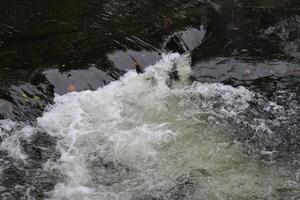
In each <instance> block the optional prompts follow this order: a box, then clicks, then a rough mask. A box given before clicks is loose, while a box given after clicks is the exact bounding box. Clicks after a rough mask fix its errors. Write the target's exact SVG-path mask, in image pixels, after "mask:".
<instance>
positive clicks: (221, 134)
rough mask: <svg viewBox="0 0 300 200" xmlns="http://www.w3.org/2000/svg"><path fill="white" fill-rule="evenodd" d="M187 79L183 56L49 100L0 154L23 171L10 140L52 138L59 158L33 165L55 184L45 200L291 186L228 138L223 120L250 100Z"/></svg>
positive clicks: (246, 192)
mask: <svg viewBox="0 0 300 200" xmlns="http://www.w3.org/2000/svg"><path fill="white" fill-rule="evenodd" d="M175 69H176V70H177V71H178V75H179V80H175V79H172V76H171V75H170V74H172V72H173V71H174V70H175ZM191 73H192V71H191V61H190V57H189V55H184V56H181V55H179V54H167V55H163V56H162V59H161V60H160V61H159V62H158V63H156V64H154V65H152V66H149V67H148V68H147V69H146V70H145V73H143V74H137V73H136V72H135V71H129V72H127V73H126V74H125V75H124V76H122V77H121V78H120V80H118V81H114V82H111V83H110V84H108V85H106V86H104V87H102V88H99V89H97V90H96V91H89V90H88V91H82V92H71V93H68V94H65V95H61V96H60V95H56V97H55V100H54V102H55V103H54V104H53V105H50V106H49V107H48V108H47V109H46V110H45V112H44V114H43V116H41V117H39V118H38V119H37V125H36V126H35V127H29V126H26V127H24V128H22V129H21V130H20V131H19V132H18V133H17V134H14V135H13V136H10V137H4V138H6V139H4V142H2V143H1V148H2V149H5V150H6V151H8V152H10V155H11V156H12V157H15V158H16V159H19V160H23V161H24V162H25V161H26V159H27V156H26V154H25V153H24V152H22V149H21V148H19V146H20V145H19V144H18V138H19V137H24V138H26V139H28V140H30V137H32V135H34V134H36V133H37V132H39V131H40V132H45V133H46V134H48V135H49V136H51V137H53V138H56V145H55V146H56V147H55V149H56V151H57V152H58V154H59V156H58V158H57V159H48V160H47V161H46V162H45V163H44V164H43V165H42V168H43V170H44V171H47V173H50V174H51V173H55V174H58V175H57V176H56V177H59V178H57V181H56V184H55V186H54V187H53V190H51V191H48V192H46V196H47V197H46V199H49V200H50V199H52V200H71V199H72V200H77V199H78V200H82V199H84V200H133V199H191V200H192V199H256V198H272V197H274V191H276V189H277V188H282V187H286V185H289V184H292V183H291V182H289V179H288V178H285V177H280V176H277V174H276V173H277V172H276V170H272V169H268V168H265V167H264V165H263V164H262V163H260V162H259V161H258V160H256V159H255V158H254V157H252V156H250V155H249V154H248V153H247V148H246V147H245V145H243V144H242V143H240V142H238V141H237V140H235V139H233V138H234V137H233V135H234V134H233V132H234V131H233V129H232V127H230V126H229V125H228V122H227V121H228V120H229V119H230V120H241V119H242V117H240V116H242V115H243V113H245V112H247V109H248V108H249V102H251V101H253V99H254V96H255V94H254V93H253V92H251V91H249V90H247V89H246V88H244V87H238V88H234V87H231V86H227V85H223V84H219V83H199V82H192V81H191V80H190V76H191ZM7 122H8V123H5V124H6V129H7V130H9V129H10V127H12V126H15V124H13V122H11V121H7ZM3 127H4V126H3ZM7 130H3V134H5V133H6V132H7ZM24 132H25V133H27V134H23V133H24ZM15 147H16V148H15Z"/></svg>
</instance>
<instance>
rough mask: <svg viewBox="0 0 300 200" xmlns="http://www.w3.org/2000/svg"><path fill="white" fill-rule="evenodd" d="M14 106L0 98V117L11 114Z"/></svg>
mask: <svg viewBox="0 0 300 200" xmlns="http://www.w3.org/2000/svg"><path fill="white" fill-rule="evenodd" d="M13 111H14V107H13V105H12V103H10V102H9V101H6V100H3V99H0V119H7V118H11V117H12V116H13Z"/></svg>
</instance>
